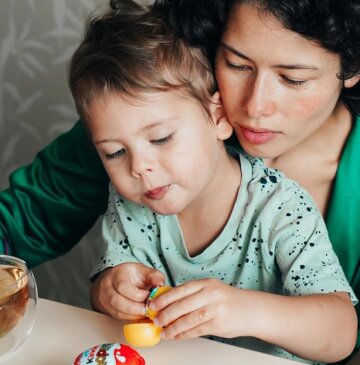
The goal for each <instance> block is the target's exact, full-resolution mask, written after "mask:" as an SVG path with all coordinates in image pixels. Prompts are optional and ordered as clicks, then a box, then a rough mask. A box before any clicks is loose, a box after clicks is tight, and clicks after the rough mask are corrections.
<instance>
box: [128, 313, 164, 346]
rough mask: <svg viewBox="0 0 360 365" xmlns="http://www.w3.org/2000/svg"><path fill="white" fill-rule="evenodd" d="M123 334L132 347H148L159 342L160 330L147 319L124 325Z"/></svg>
mask: <svg viewBox="0 0 360 365" xmlns="http://www.w3.org/2000/svg"><path fill="white" fill-rule="evenodd" d="M123 333H124V337H125V340H126V341H127V343H128V344H129V345H131V346H134V347H150V346H154V345H156V344H157V343H158V342H159V341H160V333H161V328H160V327H156V326H155V325H154V323H153V322H152V321H150V320H148V319H144V320H141V321H139V322H135V323H129V324H125V325H124V327H123Z"/></svg>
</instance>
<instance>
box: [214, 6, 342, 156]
mask: <svg viewBox="0 0 360 365" xmlns="http://www.w3.org/2000/svg"><path fill="white" fill-rule="evenodd" d="M215 70H216V78H217V82H218V86H219V90H220V94H221V97H222V101H223V104H224V107H225V111H226V113H227V116H228V118H229V121H230V123H231V124H232V125H233V127H234V129H235V131H236V134H237V136H238V139H239V141H240V143H241V145H242V146H243V148H244V149H245V150H246V151H247V152H248V153H250V154H252V155H254V156H261V157H264V158H276V157H278V156H280V155H282V154H283V153H285V152H287V151H289V150H291V149H292V148H293V147H294V146H296V145H297V144H299V143H301V142H303V141H304V140H306V139H307V138H308V137H309V136H310V135H313V134H314V133H316V132H317V131H318V130H319V129H320V128H321V127H322V126H323V125H324V124H326V123H327V122H330V121H331V120H332V118H331V117H332V116H333V112H334V108H335V106H336V104H337V102H338V99H339V95H340V91H341V88H342V86H343V83H342V81H340V80H339V79H338V78H337V76H336V75H337V74H338V72H339V70H340V59H339V56H338V55H336V54H332V53H329V52H328V51H327V50H325V49H324V48H322V47H320V46H318V45H316V44H315V43H313V42H311V41H309V40H307V39H306V38H304V37H302V36H300V35H299V34H297V33H294V32H292V31H290V30H287V29H285V28H284V27H283V26H282V25H281V24H280V23H279V22H278V21H277V20H276V19H275V18H273V17H271V16H268V15H263V14H260V13H259V12H258V10H257V9H256V8H254V7H252V6H250V5H246V4H235V5H234V8H233V9H232V11H231V14H230V17H229V20H228V23H227V28H226V29H225V32H224V34H223V36H222V41H221V44H220V47H219V49H218V52H217V56H216V62H215ZM348 81H349V80H348ZM348 81H346V82H348ZM345 86H346V83H345Z"/></svg>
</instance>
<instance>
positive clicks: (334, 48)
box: [156, 0, 360, 113]
mask: <svg viewBox="0 0 360 365" xmlns="http://www.w3.org/2000/svg"><path fill="white" fill-rule="evenodd" d="M239 3H240V4H241V3H246V4H249V5H251V6H254V7H256V8H257V9H259V11H260V12H262V13H263V14H264V15H270V16H274V17H275V18H276V19H278V20H279V21H280V22H281V23H282V24H283V25H284V27H286V28H287V29H289V30H291V31H293V32H296V33H299V34H301V35H302V36H304V37H306V38H307V39H309V40H312V41H315V42H316V43H318V44H319V45H321V46H322V47H323V48H325V49H327V50H328V51H329V52H332V53H335V54H338V55H339V56H340V59H341V70H340V72H339V74H338V77H339V79H341V80H346V79H349V78H351V77H353V76H355V75H358V74H359V73H360V0H157V2H156V6H157V7H159V8H160V9H161V10H162V11H163V12H166V13H167V14H168V16H169V19H170V23H171V25H172V26H173V27H174V28H175V30H176V32H177V33H178V34H179V35H180V36H183V37H184V38H185V39H186V40H187V41H188V42H189V43H190V44H193V45H196V46H197V47H201V48H202V49H203V52H204V53H205V55H207V56H208V57H209V58H210V62H212V63H213V61H214V57H215V51H216V47H217V45H218V43H219V40H220V36H221V33H222V31H223V30H224V27H225V26H226V19H227V15H228V13H229V12H230V11H231V7H232V5H234V4H239ZM341 98H342V99H343V101H344V103H345V104H346V105H347V107H348V108H349V109H350V110H351V111H352V112H354V113H360V83H357V84H356V85H355V86H354V87H352V88H343V90H342V93H341Z"/></svg>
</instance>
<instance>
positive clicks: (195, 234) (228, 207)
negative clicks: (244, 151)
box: [177, 148, 241, 256]
mask: <svg viewBox="0 0 360 365" xmlns="http://www.w3.org/2000/svg"><path fill="white" fill-rule="evenodd" d="M222 152H223V153H221V156H220V158H219V162H218V167H217V170H216V172H215V174H214V176H213V179H212V180H211V183H210V184H209V186H208V187H207V188H206V189H205V191H204V192H203V193H202V194H201V196H199V197H198V199H196V201H194V202H193V203H192V204H191V205H190V206H188V207H187V208H186V209H184V210H183V211H182V212H181V213H179V214H178V216H177V217H178V220H179V224H180V227H181V231H182V234H183V238H184V243H185V245H186V248H187V250H188V253H189V255H190V256H195V255H198V254H199V253H201V252H202V251H204V250H205V249H206V248H207V247H208V246H209V245H210V244H211V243H212V242H213V241H214V240H215V239H216V237H218V236H219V234H220V233H221V232H222V230H223V228H224V227H225V225H226V223H227V221H228V219H229V218H230V215H231V212H232V210H233V207H234V204H235V201H236V197H237V193H238V189H239V186H240V181H241V170H240V165H239V161H238V159H235V158H234V157H232V156H231V155H229V154H228V153H227V152H226V150H225V148H224V151H222Z"/></svg>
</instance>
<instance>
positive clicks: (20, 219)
mask: <svg viewBox="0 0 360 365" xmlns="http://www.w3.org/2000/svg"><path fill="white" fill-rule="evenodd" d="M107 197H108V178H107V175H106V173H105V170H104V169H103V167H102V164H101V161H100V159H99V157H98V156H97V153H96V151H95V149H94V148H93V146H92V144H91V142H90V140H89V138H88V136H87V134H86V132H85V130H84V128H83V126H82V123H80V122H78V123H76V125H75V126H74V127H73V128H72V129H71V130H70V131H69V132H67V133H65V134H63V135H61V136H60V137H58V138H57V139H56V140H55V141H53V142H52V143H51V144H50V145H49V146H47V147H46V148H45V149H44V150H42V151H41V152H39V153H38V154H37V156H36V157H35V159H34V161H33V163H32V164H30V165H28V166H25V167H22V168H19V169H18V170H16V171H15V172H13V173H12V174H11V176H10V187H9V188H8V189H7V190H5V191H2V192H0V239H2V241H0V242H2V243H3V244H0V252H2V253H10V254H12V255H15V256H18V257H20V258H22V259H23V260H25V261H26V262H27V263H28V265H29V266H30V267H32V266H35V265H38V264H40V263H42V262H44V261H46V260H49V259H52V258H55V257H57V256H59V255H61V254H64V253H65V252H67V251H68V250H70V249H71V248H72V247H73V246H74V245H75V244H76V243H77V242H78V241H79V240H80V239H81V237H82V236H83V235H84V234H85V233H86V232H87V231H88V230H89V229H90V228H91V226H92V225H93V224H94V223H95V221H96V219H97V218H98V216H99V215H100V214H103V213H104V211H105V209H106V204H107ZM6 241H7V243H8V245H6V244H4V242H6ZM6 246H8V247H6Z"/></svg>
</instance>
